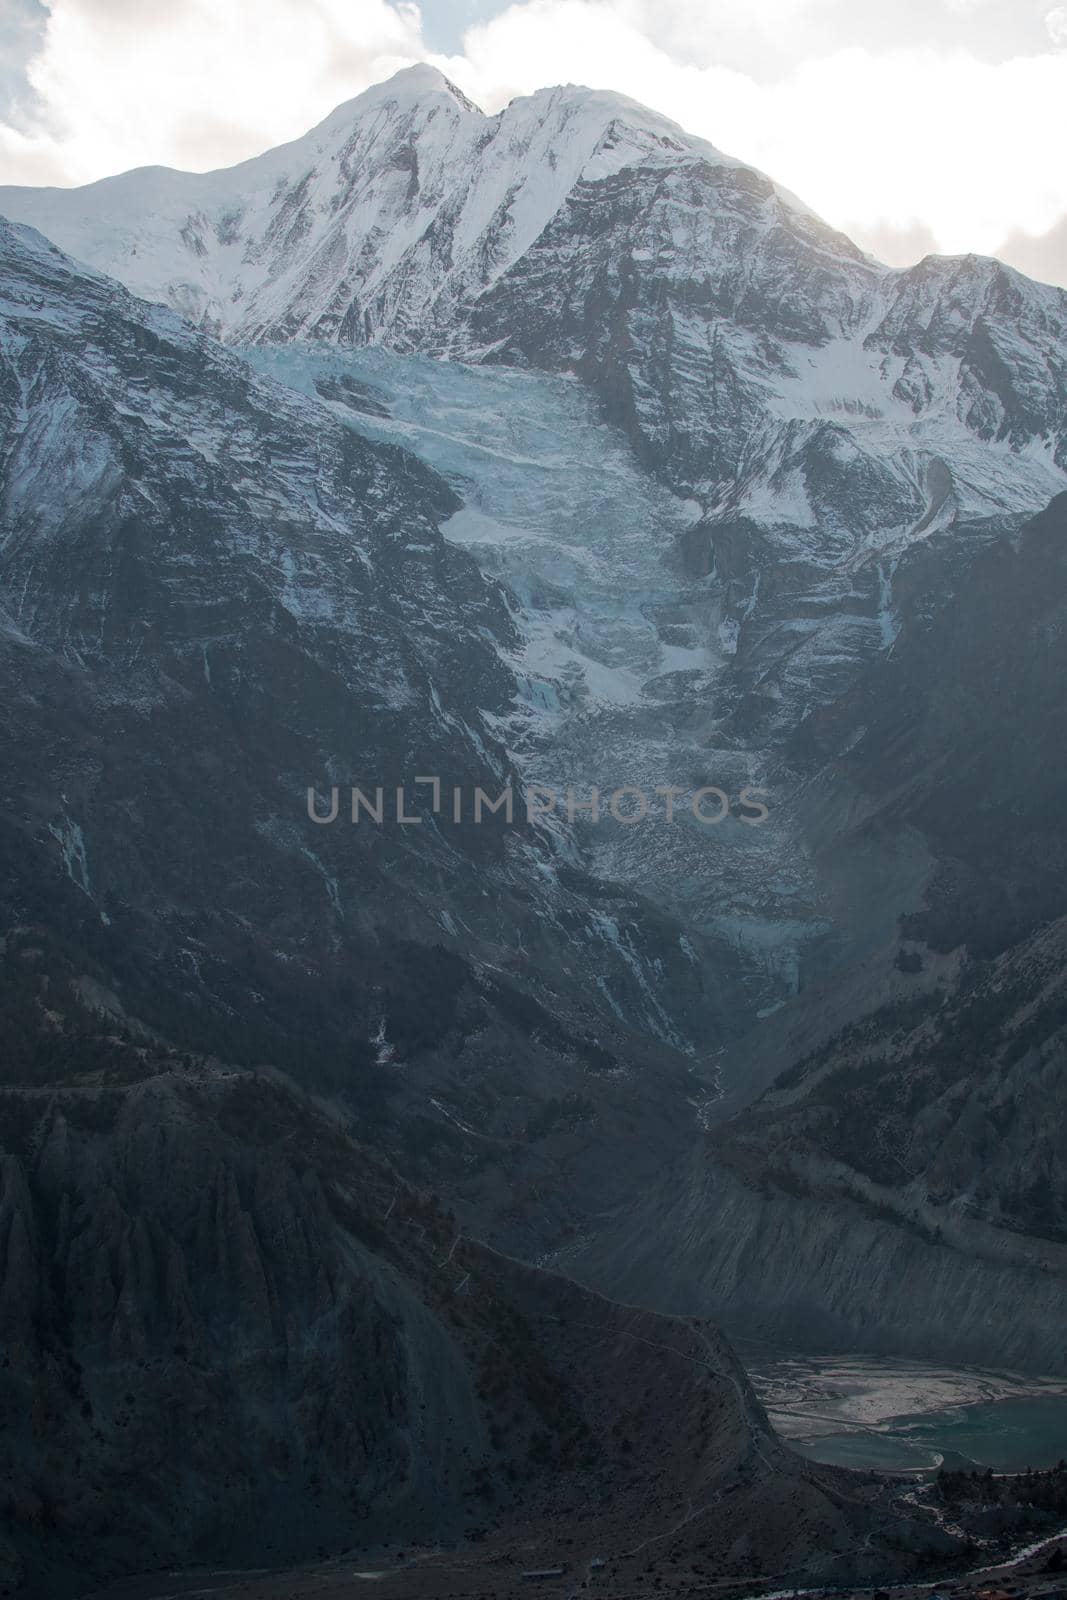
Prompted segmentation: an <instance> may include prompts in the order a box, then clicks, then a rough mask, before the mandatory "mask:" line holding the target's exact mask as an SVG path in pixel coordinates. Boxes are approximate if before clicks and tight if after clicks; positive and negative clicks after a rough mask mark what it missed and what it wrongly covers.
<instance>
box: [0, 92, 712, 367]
mask: <svg viewBox="0 0 1067 1600" xmlns="http://www.w3.org/2000/svg"><path fill="white" fill-rule="evenodd" d="M681 153H685V154H686V155H688V156H689V157H690V158H692V159H702V160H713V161H717V162H726V161H727V160H728V158H726V157H723V156H721V155H719V153H718V152H717V151H715V150H714V149H713V148H712V147H711V146H710V145H708V144H706V143H705V142H704V141H702V140H694V139H690V138H689V137H688V136H687V135H685V134H684V133H683V132H682V130H681V129H680V128H678V127H677V126H676V125H675V124H674V123H672V122H670V121H669V120H668V119H667V118H665V117H660V116H659V115H658V114H656V113H655V112H649V111H646V110H645V109H644V108H643V107H640V106H638V105H636V104H635V103H634V102H633V101H630V100H627V99H626V98H625V97H624V96H621V95H614V94H608V93H594V92H591V91H589V90H584V89H575V88H559V89H545V90H541V91H539V92H538V93H537V94H535V95H531V96H529V97H528V98H524V99H519V100H515V101H513V102H512V103H511V105H509V106H508V107H507V108H506V110H504V111H502V112H500V113H499V115H498V116H496V117H487V116H486V115H485V114H484V113H483V112H481V111H479V110H478V109H477V108H476V107H475V106H473V105H472V104H471V102H470V101H469V100H467V99H466V98H465V96H463V95H462V94H461V93H460V91H459V90H458V89H456V88H455V86H454V85H453V84H451V83H449V81H448V80H447V79H446V78H445V77H444V76H443V75H442V74H441V73H439V72H437V71H436V70H435V69H434V68H432V67H429V66H426V65H420V66H416V67H410V68H407V69H406V70H404V71H402V72H399V73H397V74H396V75H395V76H394V77H393V78H391V79H390V80H389V81H388V82H387V83H383V84H377V85H375V86H373V87H372V88H370V89H368V90H366V91H365V92H364V93H363V94H361V95H358V96H357V97H356V98H355V99H353V100H350V101H347V102H346V103H345V104H343V105H341V106H338V107H337V108H336V109H335V110H334V111H332V112H331V113H330V115H329V116H327V117H326V118H325V119H324V120H323V121H322V122H321V123H319V124H318V126H317V127H315V128H313V129H311V131H310V132H309V133H307V134H306V135H305V136H304V137H303V138H300V139H297V140H294V141H292V142H291V143H289V144H286V145H282V146H280V147H278V148H277V149H274V150H270V151H267V152H266V153H265V154H264V155H261V156H257V157H254V158H253V159H251V160H249V161H245V162H242V163H241V164H240V165H238V166H236V167H233V168H229V169H220V170H218V171H214V172H207V173H185V172H177V171H174V170H173V169H170V168H162V167H143V168H137V169H135V170H134V171H132V172H128V173H124V174H121V175H119V176H117V177H114V178H106V179H103V180H101V181H100V182H98V183H93V184H88V185H86V186H85V187H83V188H81V189H77V190H55V189H46V190H24V189H16V188H7V189H0V210H2V211H3V212H4V214H6V215H10V216H11V217H12V218H14V219H16V220H19V221H25V222H30V223H32V225H33V226H35V227H38V228H39V229H40V230H41V231H42V232H43V233H45V234H47V235H48V237H50V238H53V239H55V240H56V242H57V243H59V244H60V245H61V246H62V248H64V249H66V250H68V251H70V253H71V254H73V255H76V256H77V257H78V258H79V259H81V260H84V261H86V262H87V263H89V264H90V265H93V266H97V267H99V268H100V270H102V271H104V272H107V273H110V274H112V275H114V276H117V277H119V278H121V279H122V281H123V282H124V283H126V285H127V287H129V288H130V289H132V290H133V291H134V293H136V294H139V295H142V296H144V297H145V298H148V299H159V300H165V301H167V302H168V303H170V304H172V305H174V306H175V308H176V309H178V310H180V311H181V312H182V313H183V314H184V315H186V316H188V317H190V319H191V320H192V321H194V322H197V323H200V324H203V325H204V326H206V328H207V329H208V331H211V332H215V333H217V334H219V335H221V336H222V337H223V338H226V339H230V340H234V341H238V342H240V341H247V340H259V339H272V338H277V337H279V336H285V337H295V336H303V337H309V338H323V337H325V338H336V339H339V340H340V341H341V342H342V343H362V342H364V340H373V339H374V338H375V337H379V338H380V337H383V336H384V335H385V334H387V333H392V334H393V336H394V337H396V338H399V339H400V340H401V342H403V330H404V328H405V326H406V325H407V324H408V323H409V322H411V323H415V322H417V321H418V320H419V319H420V318H422V317H425V316H426V315H427V313H428V311H429V308H430V306H431V305H432V302H433V300H434V298H435V297H436V296H438V295H440V294H441V293H445V294H446V296H447V294H448V291H449V289H450V288H451V290H452V293H453V294H455V293H456V292H457V288H456V287H453V285H454V284H455V285H462V286H463V287H464V288H467V287H471V288H475V290H476V291H477V290H480V289H484V288H485V287H486V286H487V285H488V284H490V283H492V282H494V281H495V280H496V279H497V278H499V277H500V276H501V274H502V273H503V272H505V271H506V270H507V268H508V267H509V266H510V265H511V264H512V263H513V262H514V261H515V260H517V259H518V258H519V257H520V256H521V255H522V254H523V253H524V252H525V251H526V250H527V249H528V248H529V246H530V245H531V244H532V243H533V241H534V239H536V238H537V236H538V234H540V232H541V231H542V229H543V228H544V226H545V225H546V223H547V222H548V221H549V220H550V218H551V217H552V216H553V215H554V214H555V212H556V211H557V210H558V209H559V206H560V205H561V204H562V202H563V200H564V198H565V196H566V195H567V194H568V193H569V192H570V190H571V189H572V188H573V187H574V185H575V183H577V182H578V181H579V180H580V179H585V180H594V179H600V178H605V177H607V176H609V175H612V174H614V173H616V172H618V171H619V170H620V169H621V168H622V167H624V166H626V165H631V164H636V163H641V164H648V163H654V162H655V161H656V160H657V159H659V160H661V161H662V162H663V163H664V164H666V163H667V162H669V161H674V160H676V159H677V157H678V155H679V154H681ZM731 164H732V163H731ZM357 304H358V305H359V306H360V307H361V308H362V314H361V315H360V316H358V317H357V316H354V315H353V307H354V306H355V305H357ZM410 337H411V342H412V343H416V342H418V341H417V338H416V336H415V335H414V333H413V334H412V335H411V336H410Z"/></svg>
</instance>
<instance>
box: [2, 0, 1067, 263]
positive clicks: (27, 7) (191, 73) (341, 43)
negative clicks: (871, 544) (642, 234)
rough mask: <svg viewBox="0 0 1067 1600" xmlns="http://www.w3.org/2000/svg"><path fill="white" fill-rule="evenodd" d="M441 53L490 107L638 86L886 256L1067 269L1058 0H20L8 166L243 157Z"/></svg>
mask: <svg viewBox="0 0 1067 1600" xmlns="http://www.w3.org/2000/svg"><path fill="white" fill-rule="evenodd" d="M419 60H430V61H433V62H434V63H435V64H436V65H437V66H439V67H441V68H442V70H443V71H445V72H447V73H448V75H449V76H450V77H451V78H453V79H454V80H455V82H456V83H458V84H459V86H460V87H461V88H462V89H463V90H465V92H466V93H467V94H468V95H470V97H471V98H472V99H473V100H475V101H476V102H477V103H478V104H480V105H481V106H483V107H484V108H485V109H486V110H488V111H495V110H498V109H499V108H500V106H502V105H503V104H505V103H506V102H507V101H508V100H509V99H510V98H511V97H512V96H513V95H516V94H524V93H528V92H529V91H530V90H533V89H536V88H541V87H542V86H544V85H546V84H552V83H562V82H572V83H586V84H591V85H593V86H594V87H597V88H609V89H610V88H613V89H618V90H621V91H623V92H624V93H626V94H629V95H632V96H633V97H634V98H636V99H638V100H642V101H644V102H645V103H647V104H649V105H652V106H655V107H657V108H658V109H660V110H662V111H665V112H666V113H667V114H668V115H669V116H672V117H674V118H675V119H676V120H677V121H678V122H681V123H682V124H683V125H684V126H685V127H686V128H688V129H689V130H690V131H692V132H694V133H699V134H703V135H704V137H705V138H708V139H710V140H711V141H712V142H713V143H714V144H716V145H718V146H719V148H720V149H722V150H726V151H728V152H729V153H730V154H732V155H737V156H741V157H742V158H744V159H745V160H747V161H751V162H752V163H753V164H755V165H757V166H759V167H762V168H763V169H764V170H765V171H767V172H769V173H770V174H771V175H772V176H773V177H775V178H777V179H778V180H779V181H781V182H782V183H784V184H786V185H787V186H788V187H789V188H791V189H793V190H795V191H796V193H798V194H799V195H801V196H802V197H803V198H804V199H805V200H807V201H808V203H809V204H810V205H812V206H814V207H815V209H816V210H817V211H819V212H821V213H822V215H823V216H825V217H827V218H828V219H829V220H830V221H831V222H833V223H835V224H837V225H838V226H840V227H844V228H846V229H847V230H848V231H849V232H851V233H852V235H853V236H854V237H855V238H857V239H858V240H859V241H860V242H861V243H862V244H864V245H866V246H867V248H869V249H872V250H874V251H875V252H876V253H877V254H879V255H881V256H883V257H884V258H885V259H887V260H890V261H892V262H894V263H897V264H903V263H905V262H908V261H912V260H915V259H916V258H917V257H918V256H920V255H922V254H924V253H925V252H926V251H928V250H944V251H963V250H977V251H983V252H993V253H996V254H1000V255H1004V256H1005V257H1006V258H1007V259H1009V260H1011V261H1013V262H1014V263H1015V264H1016V265H1018V266H1020V267H1022V268H1023V269H1024V270H1025V271H1028V272H1031V273H1033V274H1034V275H1035V276H1038V277H1044V278H1047V279H1050V280H1052V281H1056V282H1059V283H1064V284H1067V159H1065V157H1067V116H1065V113H1064V107H1067V4H1050V3H1049V0H518V3H516V4H511V5H507V4H502V3H499V0H423V3H422V4H421V5H419V4H413V3H406V0H395V3H393V4H390V3H389V0H0V183H61V184H70V183H85V182H87V181H89V180H91V179H93V178H99V177H103V176H105V175H106V174H108V173H112V172H118V171H122V170H124V169H126V168H128V167H131V166H142V165H147V164H150V163H163V164H165V165H169V166H179V167H189V168H195V169H203V168H207V167H213V166H223V165H228V164H230V163H231V162H233V161H238V160H241V159H242V158H243V157H245V156H249V155H254V154H256V153H257V152H258V151H260V150H262V149H265V148H267V147H268V146H269V145H272V144H277V143H279V142H280V141H282V140H283V139H288V138H294V137H295V136H297V135H298V134H300V133H302V132H303V131H305V130H306V129H307V128H308V127H310V126H312V125H313V124H314V123H316V122H318V121H319V120H321V118H322V117H323V116H324V115H325V114H326V113H327V112H328V111H329V110H331V109H332V108H333V106H334V105H336V104H338V103H339V102H340V101H342V100H346V99H349V98H351V97H352V96H353V95H355V94H358V93H359V91H360V90H361V89H363V88H365V87H366V86H367V85H368V84H370V83H373V82H376V81H377V80H379V79H381V78H383V77H386V76H387V75H388V74H389V73H391V72H394V71H396V69H397V68H398V67H401V66H405V65H407V64H408V63H410V62H412V61H419ZM1057 108H1059V109H1057Z"/></svg>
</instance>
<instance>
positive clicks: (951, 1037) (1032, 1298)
mask: <svg viewBox="0 0 1067 1600" xmlns="http://www.w3.org/2000/svg"><path fill="white" fill-rule="evenodd" d="M1065 550H1067V498H1065V497H1063V496H1060V497H1059V498H1058V499H1057V500H1056V501H1054V502H1053V504H1052V505H1051V506H1050V507H1049V508H1048V509H1047V510H1046V511H1045V512H1044V513H1042V514H1041V515H1040V516H1038V517H1036V518H1033V519H1032V520H1031V521H1029V522H1028V523H1026V525H1025V526H1024V527H1023V528H1022V530H1021V531H1020V532H1019V533H1018V534H1016V535H1014V536H1005V537H1002V538H1000V539H999V540H996V541H994V542H992V543H991V544H989V545H987V546H986V547H985V548H984V550H983V551H982V552H981V553H980V554H979V555H977V556H976V557H974V558H973V559H972V560H971V561H970V562H969V563H968V564H967V565H966V567H965V569H963V570H961V563H960V556H959V551H958V550H957V549H956V548H954V545H953V541H952V539H951V536H950V535H949V534H945V535H942V536H939V538H938V539H936V540H933V541H931V542H929V543H928V544H926V545H924V546H923V547H921V548H920V549H918V550H916V551H915V552H913V554H912V556H911V557H910V559H908V560H907V561H906V562H904V563H902V565H901V568H900V571H899V573H898V594H899V596H900V604H901V625H900V631H899V633H898V635H897V638H896V642H895V644H894V648H893V650H892V653H891V654H890V655H889V656H888V657H886V658H883V659H880V660H878V661H877V662H875V663H874V664H873V665H872V666H871V667H870V669H869V670H868V671H867V673H866V674H865V675H863V676H862V677H861V678H860V680H859V681H858V682H857V683H856V684H855V685H854V687H853V689H852V691H851V692H850V694H849V695H847V696H845V697H843V698H842V699H841V700H840V701H839V702H837V703H835V704H834V705H832V706H830V707H828V708H826V709H824V711H823V712H821V713H820V714H819V715H818V716H814V717H812V718H811V719H809V721H808V723H807V724H805V725H804V727H802V728H801V729H800V730H799V731H798V733H797V735H796V737H795V739H794V741H793V746H792V750H791V756H792V758H793V759H794V760H795V761H796V763H797V770H798V771H799V772H806V773H807V781H806V785H805V789H804V797H803V801H802V803H801V809H802V811H803V822H804V826H805V829H806V832H807V837H808V839H809V841H810V843H811V845H812V848H813V850H815V851H816V852H818V853H819V854H821V855H822V856H823V857H824V858H825V859H826V866H825V870H824V874H823V876H824V881H826V882H827V883H828V884H831V885H833V884H836V885H837V886H838V892H842V893H843V892H846V890H847V889H849V888H851V886H853V885H855V884H856V883H858V882H861V881H863V876H864V872H865V870H866V873H867V881H868V882H869V883H870V884H871V886H872V888H873V889H875V890H876V891H877V893H879V894H880V895H881V896H882V897H883V898H885V897H887V896H888V895H890V894H894V893H895V894H897V895H902V891H903V888H904V886H905V885H906V884H907V883H908V881H909V879H911V880H912V889H911V903H912V905H913V906H914V909H913V910H912V911H911V912H910V914H908V915H907V916H905V917H904V918H903V920H902V922H901V923H900V925H899V926H898V927H897V928H896V929H895V930H893V932H892V933H891V936H890V937H889V938H888V939H886V940H884V941H883V943H882V945H881V946H879V945H878V944H877V943H876V941H875V940H874V939H873V938H872V939H871V940H870V941H869V943H868V946H867V948H866V949H865V950H864V951H863V953H862V959H855V960H854V961H853V962H852V964H851V965H848V964H846V965H845V966H844V968H843V970H842V971H839V972H838V973H837V974H836V975H835V976H834V977H833V978H832V979H829V980H827V981H826V982H824V983H823V984H821V985H813V986H812V989H811V990H810V991H809V992H807V993H802V994H800V995H799V996H798V997H797V998H796V1000H795V1001H794V1002H792V1003H791V1004H790V1005H788V1006H786V1007H784V1008H783V1009H782V1010H781V1011H780V1012H779V1013H777V1014H776V1015H775V1016H774V1017H773V1018H770V1019H768V1020H767V1022H766V1023H764V1024H763V1025H762V1026H761V1027H760V1028H757V1029H756V1030H754V1031H753V1032H752V1033H751V1034H750V1035H748V1036H747V1037H746V1038H745V1039H744V1040H743V1041H741V1042H740V1043H739V1044H738V1045H737V1046H736V1047H735V1053H734V1059H733V1060H732V1062H731V1063H730V1067H729V1069H727V1070H728V1074H729V1075H730V1076H732V1077H733V1079H734V1081H735V1082H736V1083H737V1084H738V1085H739V1087H738V1088H737V1090H736V1091H735V1094H734V1096H733V1099H732V1104H729V1105H728V1106H726V1107H724V1108H723V1109H724V1110H732V1111H733V1113H734V1114H733V1115H732V1116H730V1117H729V1118H727V1119H726V1120H723V1121H722V1122H721V1123H720V1124H719V1125H718V1126H717V1127H715V1128H714V1129H713V1130H712V1131H711V1133H710V1134H709V1137H708V1141H707V1143H706V1146H705V1148H704V1150H702V1151H701V1152H700V1153H699V1154H698V1155H697V1156H696V1157H695V1158H694V1161H693V1164H692V1169H691V1174H690V1177H689V1180H688V1182H686V1183H684V1184H681V1185H679V1184H678V1183H677V1182H676V1181H674V1182H672V1184H671V1186H670V1188H669V1190H668V1189H666V1188H665V1189H664V1190H663V1191H662V1193H661V1194H660V1195H659V1196H658V1197H657V1198H656V1200H655V1202H654V1203H653V1204H652V1205H651V1206H647V1207H645V1208H642V1207H640V1206H638V1207H635V1208H634V1211H633V1212H632V1213H631V1215H630V1217H629V1219H628V1221H629V1225H628V1226H627V1227H626V1228H624V1229H621V1230H619V1232H618V1233H617V1234H616V1235H615V1238H614V1243H613V1244H612V1245H611V1246H609V1247H607V1248H606V1249H604V1247H603V1243H602V1244H601V1246H599V1247H594V1250H593V1253H594V1255H596V1256H597V1266H596V1267H595V1269H594V1270H595V1272H596V1273H597V1274H599V1275H601V1276H600V1278H599V1281H604V1282H610V1283H611V1284H612V1285H613V1286H614V1287H615V1288H616V1289H618V1290H620V1291H621V1292H625V1293H628V1294H635V1293H639V1292H644V1293H649V1294H652V1295H654V1296H655V1298H656V1300H657V1303H660V1304H663V1305H671V1306H674V1307H675V1308H679V1309H680V1308H682V1307H683V1306H684V1307H686V1308H688V1307H690V1306H696V1305H699V1306H701V1307H702V1308H703V1309H704V1310H706V1311H707V1312H709V1313H710V1314H718V1315H721V1316H722V1317H723V1318H724V1319H725V1321H726V1324H727V1326H728V1327H729V1328H730V1329H731V1330H732V1331H733V1332H735V1333H739V1332H742V1331H744V1332H748V1333H750V1334H755V1335H757V1336H759V1337H771V1338H774V1339H777V1340H779V1341H792V1342H793V1343H804V1344H806V1345H807V1346H808V1347H810V1348H820V1349H825V1348H838V1349H871V1350H893V1351H894V1352H896V1353H898V1354H915V1355H920V1354H922V1355H927V1356H929V1355H931V1354H933V1353H936V1354H938V1355H939V1356H940V1357H942V1358H948V1359H952V1360H958V1361H989V1360H995V1361H997V1362H1001V1363H1003V1364H1005V1365H1008V1366H1020V1367H1029V1368H1031V1369H1035V1370H1043V1369H1048V1370H1050V1371H1058V1370H1059V1369H1060V1367H1061V1364H1062V1341H1061V1335H1060V1329H1061V1328H1062V1326H1063V1320H1064V1314H1065V1311H1067V1166H1065V1163H1064V1152H1063V1145H1062V1138H1061V1136H1060V1130H1061V1128H1062V1124H1063V1115H1064V1092H1065V1084H1067V1078H1065V1056H1064V1023H1065V1019H1067V1011H1065V983H1067V947H1065V942H1064V940H1065V929H1064V923H1063V919H1062V915H1061V908H1062V905H1063V901H1064V892H1065V888H1067V883H1065V862H1064V853H1063V830H1062V821H1061V811H1062V796H1063V793H1064V786H1065V777H1067V775H1065V773H1064V765H1063V761H1064V758H1063V750H1064V740H1063V737H1062V727H1061V724H1062V721H1063V715H1064V708H1063V697H1062V693H1061V689H1060V685H1061V683H1062V678H1063V672H1064V668H1065V662H1064V660H1063V655H1064V648H1065V640H1067V628H1065V626H1064V622H1065V617H1064V605H1065V596H1067V569H1065V565H1064V563H1065ZM831 858H832V859H831ZM872 860H874V861H876V862H877V863H878V864H879V868H880V873H881V878H880V881H879V880H878V879H876V878H874V877H873V875H872V873H871V869H870V863H871V861H872ZM865 864H866V868H865ZM894 874H895V882H894ZM916 883H918V884H920V885H921V891H920V892H918V893H916V890H915V884H916ZM872 921H874V919H873V918H872ZM789 1062H791V1063H792V1064H791V1065H789V1066H788V1069H787V1070H785V1071H783V1070H782V1067H783V1063H789ZM740 1085H743V1087H740ZM761 1090H762V1092H760V1091H761ZM739 1107H742V1108H741V1109H739ZM637 1239H641V1240H643V1241H646V1243H647V1246H649V1247H651V1248H652V1249H653V1251H654V1264H653V1260H652V1259H651V1257H646V1258H645V1259H644V1260H643V1261H642V1260H641V1259H640V1256H641V1251H640V1249H639V1250H638V1251H637V1252H636V1253H635V1240H637ZM653 1240H654V1241H655V1244H654V1246H653V1245H652V1241H653ZM623 1241H624V1242H623ZM664 1241H669V1244H668V1249H667V1260H666V1261H665V1258H664V1254H663V1248H662V1246H663V1242H664ZM600 1249H603V1250H604V1253H603V1255H599V1254H598V1250H600ZM609 1263H610V1264H609ZM903 1285H906V1291H905V1290H904V1289H903V1288H902V1286H903ZM639 1286H640V1287H639Z"/></svg>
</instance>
